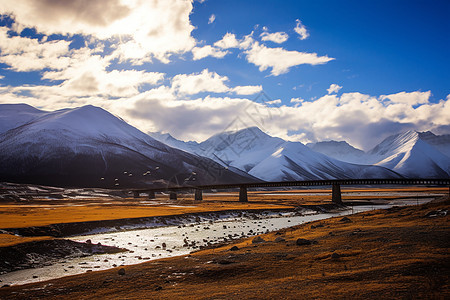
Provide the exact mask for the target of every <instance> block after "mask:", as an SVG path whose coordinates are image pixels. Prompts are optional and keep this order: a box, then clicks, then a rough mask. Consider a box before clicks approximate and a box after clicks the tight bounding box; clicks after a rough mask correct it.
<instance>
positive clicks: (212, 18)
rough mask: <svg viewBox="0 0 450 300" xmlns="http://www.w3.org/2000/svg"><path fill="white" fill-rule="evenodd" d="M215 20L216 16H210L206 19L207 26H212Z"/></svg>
mask: <svg viewBox="0 0 450 300" xmlns="http://www.w3.org/2000/svg"><path fill="white" fill-rule="evenodd" d="M215 20H216V15H215V14H212V15H211V16H210V17H209V19H208V24H212V23H213V22H214V21H215Z"/></svg>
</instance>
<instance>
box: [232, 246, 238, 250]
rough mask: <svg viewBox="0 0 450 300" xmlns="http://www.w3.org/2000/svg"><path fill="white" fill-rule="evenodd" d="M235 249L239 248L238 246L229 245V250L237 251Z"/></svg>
mask: <svg viewBox="0 0 450 300" xmlns="http://www.w3.org/2000/svg"><path fill="white" fill-rule="evenodd" d="M237 250H239V248H238V246H233V247H231V249H230V251H237Z"/></svg>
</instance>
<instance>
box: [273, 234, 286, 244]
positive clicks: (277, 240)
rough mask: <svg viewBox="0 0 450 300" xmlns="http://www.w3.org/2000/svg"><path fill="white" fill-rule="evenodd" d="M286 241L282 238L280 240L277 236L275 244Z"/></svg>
mask: <svg viewBox="0 0 450 300" xmlns="http://www.w3.org/2000/svg"><path fill="white" fill-rule="evenodd" d="M284 241H286V240H285V239H284V238H282V237H281V236H277V238H276V239H275V243H280V242H284Z"/></svg>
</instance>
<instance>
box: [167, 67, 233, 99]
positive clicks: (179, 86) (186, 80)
mask: <svg viewBox="0 0 450 300" xmlns="http://www.w3.org/2000/svg"><path fill="white" fill-rule="evenodd" d="M226 81H228V77H227V76H220V75H219V74H217V73H216V72H210V71H209V70H208V69H204V70H203V71H202V72H201V73H194V74H178V75H176V76H175V77H173V79H172V88H173V89H174V90H176V91H177V92H178V93H180V94H187V95H193V94H198V93H201V92H213V93H224V92H227V91H228V90H229V88H228V86H227V85H226V84H225V82H226Z"/></svg>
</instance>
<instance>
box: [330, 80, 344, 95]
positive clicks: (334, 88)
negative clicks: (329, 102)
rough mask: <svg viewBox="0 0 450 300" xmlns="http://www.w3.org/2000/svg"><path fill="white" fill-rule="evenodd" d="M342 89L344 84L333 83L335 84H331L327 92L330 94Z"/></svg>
mask: <svg viewBox="0 0 450 300" xmlns="http://www.w3.org/2000/svg"><path fill="white" fill-rule="evenodd" d="M340 89H342V86H340V85H337V84H335V83H333V84H331V85H330V87H329V88H328V89H327V92H328V94H333V93H337V92H339V90H340Z"/></svg>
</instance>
